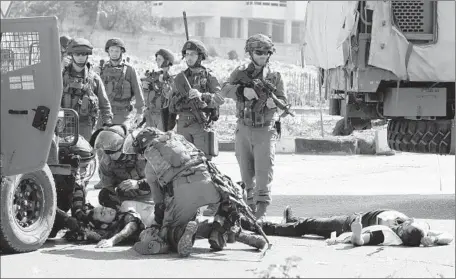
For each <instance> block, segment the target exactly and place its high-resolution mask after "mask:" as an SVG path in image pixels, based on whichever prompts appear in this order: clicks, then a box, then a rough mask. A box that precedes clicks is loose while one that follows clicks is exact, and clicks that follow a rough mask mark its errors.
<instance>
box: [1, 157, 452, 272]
mask: <svg viewBox="0 0 456 279" xmlns="http://www.w3.org/2000/svg"><path fill="white" fill-rule="evenodd" d="M454 158H455V157H454V156H444V157H439V158H436V157H435V156H428V155H413V154H402V155H395V156H391V157H377V156H313V155H277V158H276V167H275V173H274V178H275V184H274V186H273V197H272V198H273V201H272V204H271V206H270V207H269V210H268V219H271V220H275V221H280V219H281V215H282V210H283V208H284V207H285V206H286V205H290V206H292V208H293V211H294V213H295V215H297V216H302V217H306V216H312V217H325V216H330V215H339V214H348V213H353V212H361V211H365V210H372V209H379V208H391V209H396V210H399V211H402V212H403V213H405V214H407V215H409V216H411V217H415V218H419V219H425V220H426V221H427V222H428V223H429V224H430V225H431V227H432V228H433V229H436V230H443V231H448V232H449V233H451V234H452V235H454V234H455V221H454V219H455V195H454V192H455V184H454V181H455V161H454ZM215 162H216V163H217V164H218V165H219V167H220V169H221V170H222V171H223V172H225V173H226V174H228V175H230V176H231V177H232V178H233V179H234V180H235V181H237V180H238V179H240V175H239V169H238V167H237V163H236V160H235V158H234V154H233V153H229V152H227V153H224V152H223V153H221V154H220V156H219V157H218V158H216V160H215ZM97 180H98V178H97V177H94V179H93V182H92V183H91V185H90V186H89V192H88V199H89V201H90V202H91V203H93V204H96V200H97V194H98V190H94V189H93V185H94V184H95V183H96V182H97ZM270 241H271V243H273V248H272V249H271V250H270V251H269V252H268V253H267V254H266V256H265V257H264V258H260V255H259V254H258V252H256V251H255V250H253V249H252V248H249V247H247V246H245V245H244V244H241V243H235V244H230V245H229V246H228V247H227V248H226V249H225V250H223V251H220V252H213V251H210V250H209V246H208V243H207V240H198V241H196V243H195V246H194V249H193V254H192V255H191V256H190V257H189V258H186V259H182V258H179V257H178V256H177V255H176V254H169V255H156V256H141V255H138V254H137V253H136V252H135V251H133V250H132V249H131V248H130V247H129V246H125V245H123V246H117V247H113V248H108V249H98V248H95V247H94V245H75V244H71V243H66V242H65V241H63V240H62V239H51V240H48V241H47V242H46V243H45V245H44V246H43V247H42V248H41V249H39V250H38V251H35V252H31V253H25V254H17V255H2V256H1V258H0V260H1V278H6V277H46V278H49V277H60V278H63V277H67V278H68V277H80V278H81V277H99V278H101V277H117V278H133V277H147V278H151V277H200V278H201V277H205V278H214V277H244V278H245V277H261V276H264V275H262V272H266V273H268V272H269V273H273V271H274V272H278V275H277V274H276V275H275V276H276V277H284V274H283V272H280V268H281V266H280V265H283V264H285V262H286V259H287V258H289V257H299V258H301V259H302V260H301V261H299V263H298V264H297V266H296V268H295V269H293V270H294V271H295V272H296V273H294V272H292V271H290V275H291V276H296V275H299V276H300V277H301V278H302V277H338V278H340V277H425V278H429V277H433V278H446V277H453V278H454V277H455V254H454V250H455V247H454V242H453V243H451V244H450V245H448V246H442V247H433V248H422V247H421V248H399V247H398V248H396V247H378V246H365V247H358V248H355V249H353V246H351V245H342V244H341V245H336V246H327V245H326V244H325V242H324V241H323V240H322V239H318V238H317V239H316V238H313V237H309V236H305V237H302V238H284V237H270ZM274 266H275V267H276V268H274Z"/></svg>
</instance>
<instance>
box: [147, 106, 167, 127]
mask: <svg viewBox="0 0 456 279" xmlns="http://www.w3.org/2000/svg"><path fill="white" fill-rule="evenodd" d="M144 117H146V125H147V127H153V128H157V129H160V130H161V131H164V127H163V118H162V113H161V111H156V110H150V109H147V110H146V111H145V113H144Z"/></svg>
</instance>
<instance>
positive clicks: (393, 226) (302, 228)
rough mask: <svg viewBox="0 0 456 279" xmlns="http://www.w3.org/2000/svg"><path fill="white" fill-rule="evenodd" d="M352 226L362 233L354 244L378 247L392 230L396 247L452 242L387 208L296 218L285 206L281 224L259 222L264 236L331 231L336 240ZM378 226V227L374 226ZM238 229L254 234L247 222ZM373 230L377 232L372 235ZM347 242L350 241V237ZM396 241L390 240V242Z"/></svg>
mask: <svg viewBox="0 0 456 279" xmlns="http://www.w3.org/2000/svg"><path fill="white" fill-rule="evenodd" d="M357 218H358V219H357ZM355 221H356V222H355ZM354 223H355V227H356V228H359V227H361V229H359V231H362V233H361V236H359V234H360V233H359V232H358V231H357V233H356V235H355V236H354V237H355V239H353V241H354V242H355V243H354V244H355V245H366V244H370V245H372V244H381V243H379V241H380V240H381V238H382V235H383V238H384V237H385V234H387V233H386V231H387V230H390V231H392V232H393V233H394V234H395V235H397V236H398V238H399V239H400V242H401V243H399V244H396V245H401V244H402V245H405V246H420V245H421V244H422V245H424V246H431V245H446V244H449V243H451V242H452V241H453V236H452V235H451V234H449V233H447V232H439V231H435V230H431V228H430V226H429V224H428V223H427V222H424V221H419V220H415V219H414V218H410V217H408V216H407V215H405V214H404V213H401V212H399V211H396V210H389V209H381V210H372V211H367V212H364V213H354V214H350V215H341V216H332V217H329V218H311V217H309V218H296V217H294V216H293V213H292V209H291V207H289V206H287V207H286V208H285V210H284V220H283V222H282V223H280V224H279V223H273V222H267V221H265V222H262V223H261V226H262V228H263V231H264V232H265V233H266V234H267V235H277V236H295V237H297V236H302V235H306V234H313V235H319V236H322V237H324V238H328V239H329V238H331V233H332V232H335V233H336V237H339V236H341V235H342V234H343V233H347V232H352V224H354ZM379 225H380V227H378V226H379ZM241 226H242V227H243V228H245V229H248V230H253V231H254V228H252V227H251V225H249V224H248V223H245V222H241ZM375 226H377V227H375ZM362 228H364V229H362ZM374 231H381V232H377V233H373V232H374ZM345 236H347V235H344V236H342V238H344V237H345ZM344 239H345V238H344ZM349 239H350V241H351V236H350V238H349ZM379 239H380V240H379ZM397 242H399V241H393V243H397Z"/></svg>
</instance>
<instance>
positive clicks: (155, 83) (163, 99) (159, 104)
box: [141, 49, 174, 131]
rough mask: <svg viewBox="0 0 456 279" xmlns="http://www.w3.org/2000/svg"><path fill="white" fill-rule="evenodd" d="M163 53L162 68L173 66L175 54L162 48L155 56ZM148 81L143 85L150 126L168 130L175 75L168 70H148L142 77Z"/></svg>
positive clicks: (146, 113)
mask: <svg viewBox="0 0 456 279" xmlns="http://www.w3.org/2000/svg"><path fill="white" fill-rule="evenodd" d="M157 55H161V56H162V57H163V58H164V60H165V61H164V62H163V63H162V65H159V67H160V68H168V67H171V66H172V65H173V63H174V56H173V55H172V53H171V52H170V51H168V50H165V49H160V50H159V51H157V53H155V57H157ZM141 80H143V81H146V82H148V84H147V86H143V90H144V96H145V98H146V108H147V109H146V111H145V118H146V124H147V126H148V127H154V128H158V129H160V130H162V131H167V130H168V117H169V115H168V113H167V108H168V103H169V97H170V94H171V90H172V83H173V77H171V76H170V75H169V73H168V72H167V71H164V70H160V71H156V72H155V71H152V72H146V77H145V78H143V79H141Z"/></svg>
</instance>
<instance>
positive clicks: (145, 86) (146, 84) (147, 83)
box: [142, 80, 150, 89]
mask: <svg viewBox="0 0 456 279" xmlns="http://www.w3.org/2000/svg"><path fill="white" fill-rule="evenodd" d="M149 86H150V82H149V81H147V80H143V81H142V88H144V89H149Z"/></svg>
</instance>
